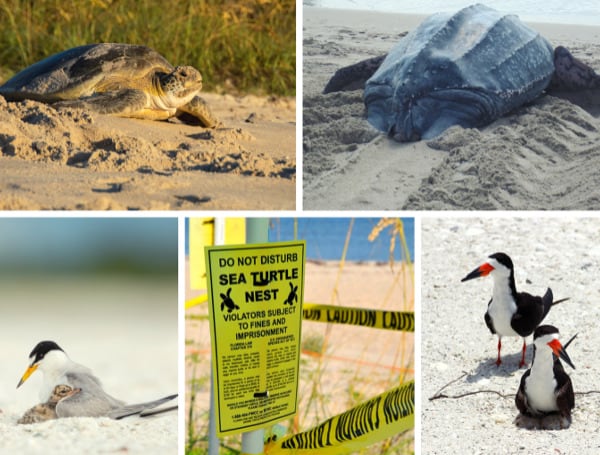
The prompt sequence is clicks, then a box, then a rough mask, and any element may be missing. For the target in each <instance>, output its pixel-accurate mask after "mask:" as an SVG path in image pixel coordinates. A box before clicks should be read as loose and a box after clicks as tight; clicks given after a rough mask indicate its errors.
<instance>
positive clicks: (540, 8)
mask: <svg viewBox="0 0 600 455" xmlns="http://www.w3.org/2000/svg"><path fill="white" fill-rule="evenodd" d="M473 3H477V2H475V1H473V0H471V1H468V0H421V1H418V2H415V1H409V0H379V1H378V0H304V5H306V6H317V7H322V8H338V9H356V10H367V11H381V12H393V13H408V14H432V13H436V12H439V11H449V12H452V11H457V10H459V9H461V8H464V7H465V6H468V5H471V4H473ZM479 3H483V4H485V5H487V6H489V7H491V8H494V9H497V10H499V11H502V12H506V13H512V14H516V15H518V16H519V17H520V18H521V19H522V20H524V21H530V22H550V23H558V24H580V25H598V26H600V1H598V0H575V1H564V0H524V1H519V0H487V1H482V2H479Z"/></svg>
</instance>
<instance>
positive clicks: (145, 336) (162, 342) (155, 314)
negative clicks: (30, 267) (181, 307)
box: [0, 276, 180, 455]
mask: <svg viewBox="0 0 600 455" xmlns="http://www.w3.org/2000/svg"><path fill="white" fill-rule="evenodd" d="M32 278H33V279H32ZM107 282H109V283H110V284H107ZM0 284H1V286H0V289H1V290H0V298H1V300H2V320H3V325H2V334H1V337H2V362H3V366H2V369H1V370H0V454H16V453H19V454H24V455H30V454H31V455H35V454H40V455H41V454H61V455H62V454H66V455H70V454H72V455H80V454H83V453H86V454H100V453H102V454H113V453H128V454H140V455H141V454H155V455H164V454H170V455H175V454H177V453H180V452H178V414H177V413H176V412H170V413H167V414H163V415H162V416H156V417H153V418H149V419H140V418H137V417H132V418H126V419H123V420H119V421H115V420H111V419H108V418H84V417H77V418H66V419H58V420H51V421H48V422H42V423H37V424H32V425H17V424H16V422H17V420H18V418H19V417H21V416H22V415H23V413H24V412H25V411H26V410H27V409H29V408H30V407H32V406H33V405H35V404H37V403H39V389H40V386H41V384H42V373H40V372H34V373H33V374H32V375H31V377H30V378H29V379H28V380H27V381H26V382H25V383H24V384H23V385H22V386H21V387H20V388H19V389H16V385H17V382H18V381H19V379H20V378H21V375H22V374H23V373H24V371H25V369H26V368H27V366H28V364H29V360H28V356H29V353H30V351H31V350H32V349H33V347H34V346H35V344H37V343H38V342H39V341H42V340H54V341H56V342H57V343H58V344H59V345H60V346H61V347H62V348H63V349H64V350H65V352H67V354H68V355H69V356H70V357H71V359H73V360H74V361H76V362H78V363H82V364H84V365H85V366H87V367H89V368H91V369H92V371H93V372H94V373H95V374H96V375H97V376H98V377H99V378H100V380H101V381H102V383H103V385H104V388H105V390H106V391H107V392H108V393H110V394H111V395H113V396H115V397H117V398H120V399H122V400H124V401H126V402H128V403H140V402H145V401H150V400H153V399H157V398H160V397H163V396H167V395H170V394H173V393H177V392H178V371H177V367H178V361H177V353H178V349H177V340H178V337H177V286H176V285H174V283H173V280H171V281H164V280H160V279H158V280H157V279H156V277H153V278H152V279H151V280H147V279H146V280H137V279H132V280H123V279H119V278H116V277H104V279H103V280H101V281H97V280H93V279H84V280H78V279H77V277H62V278H61V277H56V276H52V277H40V276H34V277H23V278H22V279H15V278H14V277H12V278H11V279H3V280H2V281H1V282H0Z"/></svg>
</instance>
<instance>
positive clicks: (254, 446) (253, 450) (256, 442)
mask: <svg viewBox="0 0 600 455" xmlns="http://www.w3.org/2000/svg"><path fill="white" fill-rule="evenodd" d="M268 241H269V219H268V218H246V243H267V242H268ZM264 438H265V430H264V429H262V428H261V429H260V430H255V431H248V432H246V433H243V434H242V453H243V454H252V455H254V454H263V453H264V451H265V445H264Z"/></svg>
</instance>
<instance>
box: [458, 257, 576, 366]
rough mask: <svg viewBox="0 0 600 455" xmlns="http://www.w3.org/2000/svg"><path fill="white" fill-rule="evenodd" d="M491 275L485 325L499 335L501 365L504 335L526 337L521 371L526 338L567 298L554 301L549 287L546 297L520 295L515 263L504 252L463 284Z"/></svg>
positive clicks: (499, 362)
mask: <svg viewBox="0 0 600 455" xmlns="http://www.w3.org/2000/svg"><path fill="white" fill-rule="evenodd" d="M487 275H491V276H492V278H494V292H493V295H492V298H491V300H490V301H489V303H488V309H487V311H486V313H485V323H486V325H487V326H488V329H490V331H491V332H492V333H493V334H496V335H498V358H497V359H496V365H498V366H499V365H500V364H501V363H502V360H500V349H501V347H502V337H503V336H520V337H522V338H523V349H522V355H521V362H520V363H519V368H520V367H522V366H524V365H525V352H526V350H527V344H526V343H525V338H526V337H528V336H529V335H531V334H532V333H533V331H534V330H535V329H536V327H537V326H538V325H540V323H541V322H542V321H543V320H544V318H545V317H546V315H547V314H548V311H550V307H551V306H552V305H556V304H557V303H560V302H564V301H565V300H568V299H561V300H557V301H556V302H553V300H552V299H553V297H552V290H551V289H550V288H548V289H547V290H546V293H545V294H544V296H543V297H538V296H533V295H531V294H528V293H526V292H517V288H516V286H515V273H514V267H513V263H512V260H511V259H510V257H508V255H507V254H504V253H495V254H492V255H491V256H489V258H488V261H487V262H486V263H484V264H483V265H481V266H479V267H477V268H476V269H475V270H473V271H472V272H471V273H469V274H468V275H467V276H466V277H464V278H463V279H462V280H461V281H467V280H471V279H473V278H479V277H482V276H487Z"/></svg>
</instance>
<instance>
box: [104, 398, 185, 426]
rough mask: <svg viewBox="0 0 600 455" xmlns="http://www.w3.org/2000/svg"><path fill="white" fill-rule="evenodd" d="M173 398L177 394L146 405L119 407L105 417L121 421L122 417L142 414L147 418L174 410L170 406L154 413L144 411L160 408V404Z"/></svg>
mask: <svg viewBox="0 0 600 455" xmlns="http://www.w3.org/2000/svg"><path fill="white" fill-rule="evenodd" d="M174 398H177V394H175V395H169V396H167V397H164V398H160V399H158V400H154V401H148V402H146V403H137V404H129V405H126V406H121V407H119V408H117V409H114V410H112V411H110V412H109V413H108V414H107V415H108V417H110V418H112V419H117V420H118V419H122V418H124V417H129V416H132V415H136V414H143V415H144V416H147V415H152V414H158V413H159V412H166V411H167V410H171V409H176V406H172V407H170V408H167V409H162V410H159V411H158V412H155V413H152V412H146V411H148V410H151V409H154V408H156V407H158V406H160V405H161V404H164V403H166V402H167V401H171V400H173V399H174Z"/></svg>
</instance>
